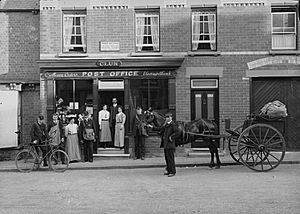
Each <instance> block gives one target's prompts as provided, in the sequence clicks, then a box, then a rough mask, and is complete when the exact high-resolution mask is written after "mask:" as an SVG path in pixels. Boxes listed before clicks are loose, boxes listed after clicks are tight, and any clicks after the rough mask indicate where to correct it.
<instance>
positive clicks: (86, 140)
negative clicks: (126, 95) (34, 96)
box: [30, 98, 179, 177]
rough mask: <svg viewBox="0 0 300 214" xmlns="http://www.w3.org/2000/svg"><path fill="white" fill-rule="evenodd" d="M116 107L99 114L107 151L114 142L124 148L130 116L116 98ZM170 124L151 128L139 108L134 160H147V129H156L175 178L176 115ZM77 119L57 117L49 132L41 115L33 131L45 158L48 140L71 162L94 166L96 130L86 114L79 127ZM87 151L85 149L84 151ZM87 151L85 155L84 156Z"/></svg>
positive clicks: (168, 171) (101, 137)
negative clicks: (109, 144)
mask: <svg viewBox="0 0 300 214" xmlns="http://www.w3.org/2000/svg"><path fill="white" fill-rule="evenodd" d="M112 102H113V105H112V106H111V107H110V111H108V106H107V105H106V104H105V105H103V109H102V110H100V111H99V113H98V121H99V142H100V143H101V144H103V147H104V148H105V147H106V145H107V144H108V143H110V142H114V146H115V147H118V148H120V149H123V147H124V135H125V122H126V115H125V114H124V113H123V108H122V107H121V106H119V105H118V104H117V99H116V98H113V100H112ZM165 117H166V121H165V123H164V124H163V125H162V126H161V127H154V126H152V125H149V124H147V121H146V117H145V115H144V114H143V112H142V108H141V107H140V106H138V107H137V108H136V115H135V118H134V121H133V122H134V124H133V136H134V139H135V155H134V159H139V158H140V159H141V160H144V159H145V137H147V136H148V134H147V132H146V128H147V127H149V128H152V129H153V130H156V131H159V132H160V134H161V140H162V147H163V148H164V154H165V161H166V171H165V173H164V174H165V175H168V176H169V177H172V176H174V175H175V174H176V168H175V157H174V154H175V148H176V147H175V139H176V138H177V137H178V135H179V130H178V128H177V126H176V124H175V122H174V121H173V120H172V114H171V113H168V114H166V115H165ZM75 120H76V116H74V115H73V116H72V115H71V116H69V117H68V122H66V120H60V119H59V116H58V114H56V113H55V114H53V116H52V121H51V122H50V123H49V124H48V129H47V128H46V125H45V124H44V122H43V121H44V117H43V116H42V115H40V116H39V117H38V118H37V121H36V122H35V123H34V124H33V126H32V128H31V132H30V135H31V140H32V142H33V143H35V144H36V147H37V148H39V149H40V150H41V152H42V153H43V156H44V155H45V154H46V153H47V152H48V150H49V147H47V146H39V144H41V143H42V142H44V141H45V140H46V139H49V142H50V144H51V145H53V146H58V147H59V148H60V149H62V150H64V151H66V153H67V154H68V156H69V159H70V162H77V161H81V160H82V156H83V157H84V158H83V160H84V161H85V162H93V145H94V142H96V135H95V133H96V127H95V124H94V121H93V119H92V117H91V115H90V114H89V113H88V112H87V111H84V112H83V115H79V117H78V124H77V123H75ZM81 147H83V149H80V148H81ZM82 150H83V152H81V151H82ZM44 166H48V163H47V158H45V159H44Z"/></svg>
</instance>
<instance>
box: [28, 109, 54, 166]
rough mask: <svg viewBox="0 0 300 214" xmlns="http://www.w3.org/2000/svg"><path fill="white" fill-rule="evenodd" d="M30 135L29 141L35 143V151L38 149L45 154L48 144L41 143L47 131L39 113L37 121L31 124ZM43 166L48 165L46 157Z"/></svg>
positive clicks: (45, 137) (46, 135) (46, 136)
mask: <svg viewBox="0 0 300 214" xmlns="http://www.w3.org/2000/svg"><path fill="white" fill-rule="evenodd" d="M30 137H31V142H32V143H34V144H36V145H35V149H36V151H37V152H39V150H40V151H41V152H42V155H43V156H45V155H46V154H47V152H48V149H49V148H48V146H46V145H43V142H44V141H45V140H46V139H47V138H48V132H47V129H46V125H45V123H44V116H43V115H39V116H38V118H37V121H36V122H35V123H34V124H33V125H32V127H31V131H30ZM44 166H48V163H47V158H45V159H44Z"/></svg>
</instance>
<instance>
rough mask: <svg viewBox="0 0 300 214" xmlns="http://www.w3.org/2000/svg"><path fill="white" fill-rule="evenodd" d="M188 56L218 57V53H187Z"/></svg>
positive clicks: (219, 53)
mask: <svg viewBox="0 0 300 214" xmlns="http://www.w3.org/2000/svg"><path fill="white" fill-rule="evenodd" d="M187 55H188V56H220V55H221V52H220V51H188V53H187Z"/></svg>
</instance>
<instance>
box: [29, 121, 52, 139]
mask: <svg viewBox="0 0 300 214" xmlns="http://www.w3.org/2000/svg"><path fill="white" fill-rule="evenodd" d="M30 137H31V141H35V140H38V141H39V143H40V142H41V141H44V140H46V139H47V138H48V132H47V129H46V125H45V124H44V123H42V124H40V125H39V124H38V122H35V123H34V124H33V125H32V127H31V131H30Z"/></svg>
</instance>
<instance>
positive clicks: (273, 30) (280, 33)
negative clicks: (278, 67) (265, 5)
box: [271, 12, 297, 50]
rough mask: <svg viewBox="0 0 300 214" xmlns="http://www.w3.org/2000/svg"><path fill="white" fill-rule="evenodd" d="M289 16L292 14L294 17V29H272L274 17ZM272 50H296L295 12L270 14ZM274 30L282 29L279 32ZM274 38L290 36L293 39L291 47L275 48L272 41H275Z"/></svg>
mask: <svg viewBox="0 0 300 214" xmlns="http://www.w3.org/2000/svg"><path fill="white" fill-rule="evenodd" d="M289 14H293V15H294V27H285V26H283V27H273V19H274V15H286V16H287V15H289ZM271 22H272V49H277V50H286V49H296V38H297V37H296V34H297V33H296V32H297V14H296V12H272V20H271ZM276 29H278V30H280V29H282V31H281V32H278V31H276ZM287 29H291V30H292V31H286V30H287ZM275 36H282V37H284V36H286V37H287V36H292V37H293V43H294V44H293V46H289V47H288V46H277V47H276V46H275V44H274V40H275V38H274V37H275Z"/></svg>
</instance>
